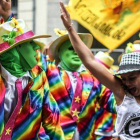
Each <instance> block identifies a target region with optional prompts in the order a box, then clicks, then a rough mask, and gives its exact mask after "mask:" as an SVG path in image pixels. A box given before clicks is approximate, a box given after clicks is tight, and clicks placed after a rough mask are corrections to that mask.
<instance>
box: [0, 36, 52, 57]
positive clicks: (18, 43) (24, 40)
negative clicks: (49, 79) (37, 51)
mask: <svg viewBox="0 0 140 140" xmlns="http://www.w3.org/2000/svg"><path fill="white" fill-rule="evenodd" d="M48 37H51V35H34V36H32V37H30V38H27V39H23V40H21V41H19V42H16V43H14V44H13V45H11V46H10V47H9V48H7V49H5V50H3V51H0V55H1V54H3V53H5V52H6V51H8V50H10V49H12V48H14V47H15V46H18V45H20V44H22V43H25V42H28V41H31V40H34V39H38V38H48ZM35 42H36V43H37V44H38V45H40V47H41V49H42V50H43V46H45V44H44V43H42V42H40V43H39V41H37V40H35Z"/></svg>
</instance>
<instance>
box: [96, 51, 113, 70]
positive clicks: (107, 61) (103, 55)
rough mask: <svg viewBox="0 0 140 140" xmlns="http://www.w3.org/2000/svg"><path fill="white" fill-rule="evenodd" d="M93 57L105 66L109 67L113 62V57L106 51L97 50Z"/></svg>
mask: <svg viewBox="0 0 140 140" xmlns="http://www.w3.org/2000/svg"><path fill="white" fill-rule="evenodd" d="M95 59H96V60H97V61H98V62H100V63H101V64H103V65H104V66H105V67H106V68H108V69H109V68H110V67H111V66H112V64H113V63H114V59H113V58H112V57H111V56H109V53H107V52H101V51H99V52H98V53H97V54H96V55H95Z"/></svg>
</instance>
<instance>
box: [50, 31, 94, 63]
mask: <svg viewBox="0 0 140 140" xmlns="http://www.w3.org/2000/svg"><path fill="white" fill-rule="evenodd" d="M78 35H79V37H80V38H81V39H82V41H83V42H84V43H85V44H86V45H87V47H88V48H91V46H92V43H93V36H92V35H91V34H90V33H78ZM68 39H69V36H68V34H64V35H62V36H60V37H58V38H57V39H56V40H54V41H53V43H52V44H51V45H50V47H49V57H50V59H51V60H52V59H53V60H55V61H56V63H57V64H58V63H59V62H60V59H59V55H58V50H59V48H60V46H61V45H62V44H63V42H65V41H66V40H68Z"/></svg>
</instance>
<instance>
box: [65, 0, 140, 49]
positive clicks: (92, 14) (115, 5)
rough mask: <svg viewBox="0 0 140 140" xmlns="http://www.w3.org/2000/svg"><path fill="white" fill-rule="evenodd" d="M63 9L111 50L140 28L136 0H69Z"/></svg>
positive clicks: (138, 1)
mask: <svg viewBox="0 0 140 140" xmlns="http://www.w3.org/2000/svg"><path fill="white" fill-rule="evenodd" d="M66 8H67V10H68V12H69V14H70V16H71V19H73V20H76V21H77V22H79V23H80V24H81V25H82V26H84V27H85V28H86V29H88V30H89V31H90V32H91V33H92V34H93V36H94V37H95V38H96V39H97V40H98V41H99V42H101V43H102V44H103V45H105V46H106V47H107V48H108V49H110V50H111V51H112V50H114V49H116V48H117V47H119V45H120V44H122V43H123V42H124V41H126V40H127V39H128V38H129V37H131V36H132V35H133V34H134V33H136V32H137V31H138V30H140V0H70V1H69V4H68V6H66Z"/></svg>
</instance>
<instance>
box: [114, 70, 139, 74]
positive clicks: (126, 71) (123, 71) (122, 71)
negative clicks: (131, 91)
mask: <svg viewBox="0 0 140 140" xmlns="http://www.w3.org/2000/svg"><path fill="white" fill-rule="evenodd" d="M133 71H140V69H130V70H120V71H118V72H116V73H115V74H114V75H121V74H125V73H129V72H133Z"/></svg>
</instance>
